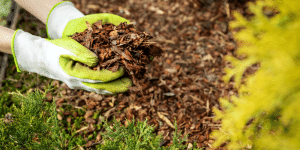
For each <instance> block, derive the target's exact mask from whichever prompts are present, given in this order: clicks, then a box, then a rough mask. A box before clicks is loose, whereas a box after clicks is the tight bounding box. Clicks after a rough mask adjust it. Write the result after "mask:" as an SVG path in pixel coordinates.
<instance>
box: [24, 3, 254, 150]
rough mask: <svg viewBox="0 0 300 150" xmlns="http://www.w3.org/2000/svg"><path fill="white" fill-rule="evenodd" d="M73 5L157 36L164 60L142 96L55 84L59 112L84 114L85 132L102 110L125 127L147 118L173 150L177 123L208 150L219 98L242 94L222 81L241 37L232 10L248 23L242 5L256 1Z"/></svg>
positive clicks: (151, 71)
mask: <svg viewBox="0 0 300 150" xmlns="http://www.w3.org/2000/svg"><path fill="white" fill-rule="evenodd" d="M71 1H72V2H73V3H74V4H75V6H76V7H77V8H78V9H79V10H80V11H81V12H83V13H84V14H85V15H88V14H95V13H113V14H116V15H119V16H121V17H124V18H126V19H128V20H129V21H131V22H132V23H133V24H134V25H135V26H136V28H137V30H139V31H145V32H146V33H149V34H150V35H151V36H153V37H154V38H153V41H154V42H157V43H159V44H160V45H161V47H162V48H163V51H164V53H163V55H162V56H161V57H159V58H155V59H154V60H153V61H152V62H151V63H150V64H149V65H147V66H146V73H145V77H144V78H142V79H141V80H139V84H140V85H142V87H143V89H142V91H143V94H144V96H143V95H142V93H140V92H126V93H123V94H118V95H117V96H104V95H99V94H95V93H93V92H88V91H83V90H71V89H69V88H68V87H67V86H66V84H60V82H58V81H55V82H54V85H55V86H57V87H59V89H62V90H61V92H60V93H57V95H56V96H54V99H56V100H57V107H58V108H60V107H65V106H66V105H69V104H71V105H73V108H74V109H84V108H86V109H87V110H88V111H87V112H86V114H85V115H83V116H84V118H85V120H84V122H83V126H89V125H92V124H97V123H99V122H100V121H101V119H93V118H92V116H93V113H94V112H96V111H99V110H101V116H103V117H104V118H108V119H111V118H112V117H113V116H115V117H116V119H119V120H120V121H121V123H122V124H124V125H126V124H127V121H126V120H125V118H127V119H129V120H130V119H132V118H133V117H134V118H137V119H139V120H145V119H146V118H147V119H148V122H149V124H150V125H154V127H155V129H156V130H155V133H158V134H162V135H163V137H164V142H165V143H164V145H165V146H166V145H169V144H171V143H170V142H171V140H172V132H173V131H174V122H175V119H176V121H177V124H178V126H179V131H182V133H183V134H184V135H186V134H188V135H189V136H188V142H187V143H186V144H189V145H190V144H193V143H194V142H196V143H197V145H198V147H200V148H201V147H205V149H211V144H212V143H213V141H214V139H212V138H211V137H210V136H209V134H210V133H211V132H212V131H213V130H217V129H219V128H220V122H219V121H213V118H214V114H213V113H212V109H213V108H214V107H215V108H219V109H220V106H219V102H218V99H219V98H220V97H230V95H234V94H237V91H236V89H234V88H233V86H234V83H233V82H229V84H225V83H223V81H222V76H223V75H224V68H225V67H228V66H230V63H228V62H226V61H225V60H224V57H225V56H226V55H235V50H236V48H237V44H236V42H235V41H234V39H233V35H232V34H233V32H236V31H230V30H229V28H228V22H229V21H230V20H232V19H233V17H232V11H233V10H237V11H238V12H240V13H242V14H243V15H244V16H250V15H251V14H250V13H249V12H248V11H246V10H247V9H246V5H245V3H246V2H248V1H251V0H245V1H240V0H220V1H216V0H184V1H179V0H165V1H162V0H140V1H133V0H101V1H99V0H71ZM24 20H25V21H27V22H29V21H33V20H34V19H32V17H25V19H24ZM37 25H38V26H40V24H39V23H38V24H37ZM42 28H44V27H42ZM24 30H25V29H24ZM25 31H26V30H25ZM39 32H40V31H39ZM250 72H253V71H249V73H250ZM246 74H247V73H246ZM60 94H62V96H60ZM51 97H52V96H51V95H50V94H48V98H49V99H50V98H51ZM69 115H73V117H79V115H78V114H77V113H73V114H72V113H70V112H64V115H62V116H59V118H60V119H64V120H67V121H68V122H71V123H73V120H71V118H70V117H68V116H69ZM68 118H69V119H68ZM102 119H103V118H102ZM85 129H86V130H87V133H86V134H84V133H83V131H81V132H79V134H81V135H82V136H83V137H85V138H86V137H88V135H90V134H92V132H93V131H94V129H93V127H92V126H89V127H88V128H85ZM78 130H79V129H78ZM97 131H98V130H97ZM86 139H87V138H86ZM94 142H98V141H91V142H88V144H87V145H86V147H90V146H91V145H92V143H94Z"/></svg>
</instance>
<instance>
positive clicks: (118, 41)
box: [70, 20, 162, 92]
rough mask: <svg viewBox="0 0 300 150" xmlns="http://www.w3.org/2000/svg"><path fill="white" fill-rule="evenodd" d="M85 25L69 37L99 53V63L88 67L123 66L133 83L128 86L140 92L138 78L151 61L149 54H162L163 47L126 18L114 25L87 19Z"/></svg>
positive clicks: (109, 68) (114, 67) (110, 68)
mask: <svg viewBox="0 0 300 150" xmlns="http://www.w3.org/2000/svg"><path fill="white" fill-rule="evenodd" d="M86 25H87V29H86V30H85V31H83V32H81V33H75V34H73V35H71V36H70V37H72V39H74V40H76V41H77V42H79V43H80V44H82V45H83V46H85V47H86V48H88V49H89V50H91V51H92V52H94V53H95V54H96V55H97V56H98V59H99V63H98V65H97V66H95V67H89V68H90V69H93V70H98V71H99V70H100V69H107V70H110V71H112V72H116V71H117V70H118V69H119V67H123V68H124V69H125V75H124V76H129V77H130V79H131V80H132V82H133V84H134V85H135V86H133V87H129V88H130V90H132V91H141V92H142V87H141V86H140V84H139V82H138V79H142V78H143V77H144V75H145V71H146V65H147V64H149V63H150V62H151V58H150V57H153V58H155V57H159V56H161V54H162V49H161V47H160V46H159V45H158V44H157V43H155V42H149V40H150V39H152V38H153V37H152V36H150V35H149V34H147V33H145V32H140V31H137V30H136V29H135V27H134V25H133V24H127V23H126V22H123V23H120V24H119V25H118V26H115V25H114V24H110V23H106V24H103V23H102V20H100V21H98V22H96V23H94V24H93V25H91V24H90V23H89V22H88V21H87V22H86ZM81 64H82V63H81ZM82 65H83V66H87V65H85V64H82Z"/></svg>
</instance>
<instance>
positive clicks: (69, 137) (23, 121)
mask: <svg viewBox="0 0 300 150" xmlns="http://www.w3.org/2000/svg"><path fill="white" fill-rule="evenodd" d="M49 91H51V86H50V85H48V86H47V87H46V89H45V92H44V93H41V92H40V91H38V90H35V91H33V92H28V93H27V94H24V95H23V94H21V93H20V92H19V91H18V92H13V93H9V94H12V95H13V97H14V100H15V101H19V103H16V104H12V107H11V108H10V109H9V110H8V111H9V112H10V113H11V118H10V117H8V116H7V115H5V116H6V117H4V118H1V120H0V149H1V150H2V149H3V150H14V149H16V150H19V149H43V150H60V149H69V150H72V149H81V148H84V147H85V144H86V141H85V140H84V138H83V137H81V136H80V135H79V136H76V133H75V131H72V133H68V132H67V131H66V130H65V129H63V128H64V127H63V126H62V123H61V122H60V121H59V120H58V119H57V111H56V105H55V101H54V102H53V103H47V102H45V101H44V99H45V95H46V93H48V92H49ZM2 98H5V97H2ZM128 122H129V124H128V126H122V125H121V124H120V122H118V121H116V119H113V121H112V122H107V120H106V121H104V122H103V127H104V130H105V131H106V132H103V133H100V134H101V136H102V140H101V141H100V142H99V143H98V144H97V145H96V149H99V150H118V149H119V150H160V149H161V150H181V149H186V147H187V146H186V145H184V144H183V143H184V142H186V141H187V136H188V135H186V136H184V137H182V136H181V135H180V133H178V131H177V124H176V122H175V127H176V128H175V131H174V132H173V141H172V144H171V145H170V146H168V147H164V146H161V142H162V140H163V139H162V136H161V135H156V134H155V133H153V131H154V127H153V126H149V125H148V124H147V120H146V121H144V122H140V121H135V120H134V119H133V120H132V121H128ZM96 135H97V134H96ZM96 135H95V136H93V137H89V138H88V139H89V140H93V139H95V138H96ZM191 149H194V150H196V149H197V148H196V144H194V145H193V147H192V148H191Z"/></svg>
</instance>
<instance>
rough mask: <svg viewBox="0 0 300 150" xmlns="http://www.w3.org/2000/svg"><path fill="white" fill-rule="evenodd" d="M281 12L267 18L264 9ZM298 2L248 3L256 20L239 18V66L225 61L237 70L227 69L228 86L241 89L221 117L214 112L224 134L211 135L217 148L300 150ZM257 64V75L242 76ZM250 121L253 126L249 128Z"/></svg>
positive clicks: (225, 103)
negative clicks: (258, 66)
mask: <svg viewBox="0 0 300 150" xmlns="http://www.w3.org/2000/svg"><path fill="white" fill-rule="evenodd" d="M265 7H266V8H268V9H273V8H276V10H278V11H279V14H277V15H275V16H273V17H271V18H268V17H267V16H266V15H264V13H263V12H264V11H263V9H264V8H265ZM299 8H300V2H299V1H297V0H274V1H272V0H265V1H257V2H255V3H249V9H250V10H251V11H252V12H253V13H254V16H253V17H252V18H251V19H250V20H247V19H245V18H244V17H243V16H242V15H240V14H238V13H235V14H234V16H235V18H236V19H235V21H233V22H231V23H230V27H231V28H240V27H242V30H241V31H239V32H238V33H236V34H235V38H236V40H237V41H240V42H241V43H244V44H242V45H241V46H240V47H239V48H238V50H237V54H239V55H240V54H245V55H246V58H245V59H243V60H239V59H237V58H234V57H227V60H229V61H230V62H231V63H232V65H233V68H226V70H225V71H226V76H224V78H223V79H224V81H225V82H228V81H229V80H230V78H231V77H233V76H234V81H235V83H236V86H237V88H238V89H239V95H238V96H232V97H231V98H230V99H231V100H232V103H230V102H229V101H228V100H227V99H223V98H221V99H220V103H221V106H222V108H223V110H222V111H220V110H217V109H214V112H215V114H216V119H221V120H222V127H221V128H220V130H216V131H214V132H213V134H212V137H214V138H216V141H215V143H214V146H215V147H217V146H219V145H220V144H222V143H223V142H228V143H227V147H228V148H229V149H242V148H247V147H248V148H250V147H252V148H253V149H300V132H299V131H300V108H298V107H299V106H300V9H299ZM257 62H259V63H260V68H259V69H258V70H257V71H256V72H255V74H253V75H250V76H248V77H246V80H245V84H241V79H242V76H243V73H244V71H245V70H246V69H247V68H248V67H249V66H251V65H253V64H255V63H257ZM251 119H254V121H253V122H252V123H251V124H250V125H247V122H248V121H249V120H251Z"/></svg>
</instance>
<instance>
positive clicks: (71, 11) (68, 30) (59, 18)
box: [46, 1, 132, 93]
mask: <svg viewBox="0 0 300 150" xmlns="http://www.w3.org/2000/svg"><path fill="white" fill-rule="evenodd" d="M100 20H102V22H103V24H105V23H112V24H115V25H119V24H120V23H121V22H127V23H130V22H129V21H128V20H126V19H124V18H122V17H120V16H117V15H113V14H92V15H87V16H85V15H84V14H82V13H81V12H80V11H79V10H77V9H76V8H75V7H74V5H73V4H72V3H71V2H68V1H64V2H60V3H58V4H56V5H55V6H54V7H53V8H52V10H51V11H50V13H49V16H48V19H47V24H46V26H47V33H48V37H49V38H51V39H59V38H67V37H68V36H70V35H73V34H74V33H76V32H83V31H84V30H85V29H87V26H86V21H88V22H89V23H90V24H93V23H95V22H97V21H100ZM78 44H79V43H78ZM69 61H73V60H72V59H69ZM93 63H95V64H97V63H98V59H97V60H96V62H93ZM78 65H79V64H78ZM81 68H85V70H86V71H85V72H82V73H83V74H86V75H90V76H93V77H101V79H100V80H101V81H103V82H101V83H92V82H82V84H83V85H85V86H87V87H90V88H94V89H103V88H105V89H114V90H113V91H116V93H121V92H126V91H127V90H128V88H126V90H124V86H126V87H128V86H131V85H132V81H131V80H129V79H128V78H123V79H122V81H126V82H118V84H117V83H116V84H110V82H111V81H112V80H110V79H112V78H111V76H112V75H113V76H114V77H117V78H120V77H121V76H122V75H123V74H124V69H123V68H121V67H120V68H119V70H118V71H117V72H114V73H113V72H112V71H109V70H104V69H102V70H100V71H94V70H90V71H87V70H89V69H88V68H87V67H83V66H81ZM78 71H80V70H78ZM107 79H108V80H107ZM121 89H122V90H121Z"/></svg>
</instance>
